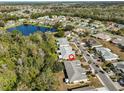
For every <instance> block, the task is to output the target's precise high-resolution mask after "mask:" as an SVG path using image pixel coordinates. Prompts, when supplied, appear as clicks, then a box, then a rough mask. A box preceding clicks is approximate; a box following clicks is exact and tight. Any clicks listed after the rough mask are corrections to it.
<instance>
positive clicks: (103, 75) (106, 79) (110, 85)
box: [75, 41, 117, 91]
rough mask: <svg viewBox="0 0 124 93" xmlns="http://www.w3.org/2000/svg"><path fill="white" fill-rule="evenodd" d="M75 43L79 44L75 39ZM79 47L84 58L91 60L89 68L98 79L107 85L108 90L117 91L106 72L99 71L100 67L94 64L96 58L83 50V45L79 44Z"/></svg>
mask: <svg viewBox="0 0 124 93" xmlns="http://www.w3.org/2000/svg"><path fill="white" fill-rule="evenodd" d="M75 43H76V45H77V46H79V45H78V43H77V41H75ZM79 49H80V51H81V52H82V53H83V55H84V56H85V58H86V59H87V60H88V61H91V64H90V66H91V68H92V69H93V70H94V71H96V72H97V76H99V79H100V80H101V81H102V83H103V84H104V85H105V87H107V88H108V89H109V90H110V91H117V89H116V87H115V86H114V84H113V82H112V80H111V79H110V78H109V77H108V76H107V75H106V73H101V72H99V71H100V70H102V69H101V68H100V67H97V66H96V65H95V63H96V60H95V59H94V58H93V57H92V55H91V54H90V53H89V52H88V51H87V50H85V48H84V47H83V46H80V47H79Z"/></svg>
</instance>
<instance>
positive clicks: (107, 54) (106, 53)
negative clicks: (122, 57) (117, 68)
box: [95, 47, 119, 61]
mask: <svg viewBox="0 0 124 93" xmlns="http://www.w3.org/2000/svg"><path fill="white" fill-rule="evenodd" d="M95 50H96V52H97V53H98V54H99V55H100V56H101V57H102V59H103V60H104V61H113V60H117V59H119V58H118V55H116V54H113V53H112V52H111V50H110V49H108V48H104V47H96V48H95Z"/></svg>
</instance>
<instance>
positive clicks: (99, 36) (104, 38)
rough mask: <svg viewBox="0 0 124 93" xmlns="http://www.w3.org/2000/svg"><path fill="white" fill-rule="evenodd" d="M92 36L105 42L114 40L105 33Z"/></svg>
mask: <svg viewBox="0 0 124 93" xmlns="http://www.w3.org/2000/svg"><path fill="white" fill-rule="evenodd" d="M92 36H93V37H95V38H99V39H102V40H105V41H110V40H111V39H112V38H111V37H110V36H109V35H107V34H105V33H98V34H94V35H92Z"/></svg>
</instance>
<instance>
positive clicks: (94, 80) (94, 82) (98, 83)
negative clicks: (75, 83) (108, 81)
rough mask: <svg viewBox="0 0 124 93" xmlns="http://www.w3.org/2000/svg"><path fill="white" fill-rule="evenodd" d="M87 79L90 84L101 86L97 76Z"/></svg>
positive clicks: (96, 86)
mask: <svg viewBox="0 0 124 93" xmlns="http://www.w3.org/2000/svg"><path fill="white" fill-rule="evenodd" d="M89 80H90V81H91V86H94V87H95V88H100V87H103V85H102V83H101V82H100V81H99V79H98V78H97V77H92V76H90V77H89Z"/></svg>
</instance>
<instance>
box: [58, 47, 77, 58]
mask: <svg viewBox="0 0 124 93" xmlns="http://www.w3.org/2000/svg"><path fill="white" fill-rule="evenodd" d="M59 48H60V52H61V56H62V58H64V59H68V57H69V55H70V54H74V55H75V52H74V51H72V47H71V46H60V47H59Z"/></svg>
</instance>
